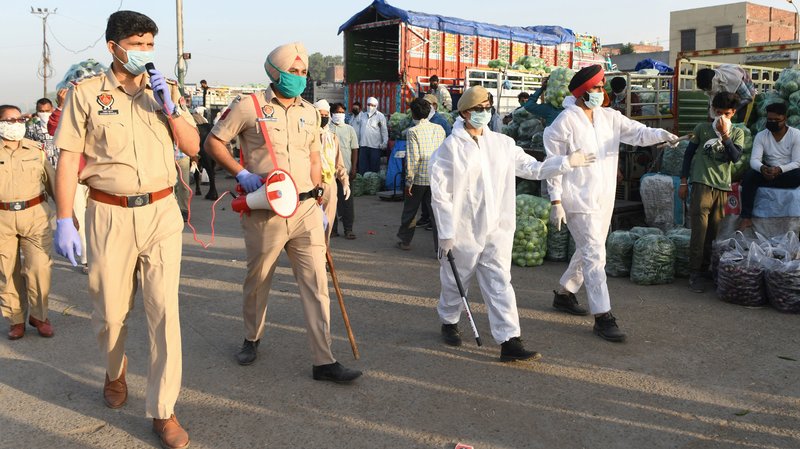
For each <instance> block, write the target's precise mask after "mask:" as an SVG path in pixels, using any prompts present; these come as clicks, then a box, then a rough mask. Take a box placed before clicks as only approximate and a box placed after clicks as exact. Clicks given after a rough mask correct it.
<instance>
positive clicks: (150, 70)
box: [144, 62, 164, 106]
mask: <svg viewBox="0 0 800 449" xmlns="http://www.w3.org/2000/svg"><path fill="white" fill-rule="evenodd" d="M144 68H145V70H147V74H148V75H150V76H153V72H154V71H155V70H156V65H155V64H153V63H152V62H148V63H147V64H145V65H144ZM153 96H154V97H156V101H158V104H159V105H161V106H163V105H164V99H163V98H161V93H160V92H158V91H157V90H155V89H154V90H153Z"/></svg>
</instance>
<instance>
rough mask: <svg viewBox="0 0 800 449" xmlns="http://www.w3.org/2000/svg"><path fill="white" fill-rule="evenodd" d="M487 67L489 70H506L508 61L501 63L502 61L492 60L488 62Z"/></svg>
mask: <svg viewBox="0 0 800 449" xmlns="http://www.w3.org/2000/svg"><path fill="white" fill-rule="evenodd" d="M488 65H489V68H492V69H500V70H502V69H507V68H508V66H509V65H510V64H509V63H508V61H503V60H502V59H492V60H491V61H489V64H488Z"/></svg>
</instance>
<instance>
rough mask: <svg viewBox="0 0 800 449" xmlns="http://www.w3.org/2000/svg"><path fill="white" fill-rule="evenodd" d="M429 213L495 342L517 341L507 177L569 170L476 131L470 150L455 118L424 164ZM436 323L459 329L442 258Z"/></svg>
mask: <svg viewBox="0 0 800 449" xmlns="http://www.w3.org/2000/svg"><path fill="white" fill-rule="evenodd" d="M429 168H430V176H431V205H432V206H433V213H434V216H435V218H436V226H437V229H438V231H439V239H440V240H445V239H453V244H454V248H453V250H452V253H453V257H454V259H455V263H456V266H457V268H458V274H459V276H460V277H461V282H462V285H463V286H464V288H469V284H470V282H471V281H472V278H473V277H474V276H475V275H477V277H478V286H479V287H480V289H481V294H482V295H483V300H484V302H485V303H486V307H487V309H488V310H489V324H490V326H491V329H492V336H493V337H494V340H495V341H496V342H497V343H498V344H500V343H503V342H505V341H508V340H509V339H510V338H513V337H519V336H520V327H519V315H518V313H517V299H516V297H515V296H514V289H513V288H512V287H511V247H512V245H513V243H514V231H515V228H516V186H515V179H514V176H519V177H522V178H527V179H542V178H546V177H550V176H555V175H557V174H560V173H564V172H567V171H568V170H570V169H571V168H570V165H569V162H568V161H567V158H566V157H559V158H551V159H549V160H548V161H546V162H544V163H542V162H539V161H537V160H536V159H534V158H533V157H531V156H529V155H527V154H525V152H524V151H523V150H522V148H520V147H518V146H516V144H515V143H514V140H513V139H511V138H510V137H508V136H506V135H503V134H500V133H496V132H492V131H490V130H489V128H488V127H487V126H484V127H483V135H482V136H479V137H478V141H477V143H476V142H475V140H473V138H472V136H470V135H469V134H468V133H467V131H466V129H465V128H464V120H463V119H462V118H460V117H459V118H458V119H457V120H456V122H455V124H454V125H453V133H452V134H451V135H450V136H449V137H447V139H445V141H444V143H443V144H442V145H441V146H440V147H439V148H438V149H437V150H436V151H435V152H434V153H433V155H432V156H431V160H430V162H429ZM440 264H441V266H440V269H439V277H440V279H441V283H442V291H441V294H440V296H439V306H438V312H439V317H440V318H441V320H442V322H443V323H445V324H455V323H458V321H459V318H460V316H461V309H462V302H461V295H460V294H459V292H458V287H457V286H456V282H455V278H454V277H453V273H452V271H451V268H450V263H449V262H448V261H447V258H444V257H443V258H442V259H441V260H440Z"/></svg>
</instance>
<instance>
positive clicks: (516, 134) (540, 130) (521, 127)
mask: <svg viewBox="0 0 800 449" xmlns="http://www.w3.org/2000/svg"><path fill="white" fill-rule="evenodd" d="M500 132H502V133H503V134H505V135H507V136H509V137H511V138H512V139H514V140H516V141H517V145H519V146H521V147H525V148H529V147H531V146H532V143H533V140H534V137H537V136H538V138H539V140H540V141H541V136H542V135H543V134H544V123H543V122H542V120H541V119H540V118H539V117H534V116H533V114H531V113H530V112H528V111H526V110H525V108H517V109H515V110H514V112H513V113H511V123H509V124H507V125H504V126H503V127H502V128H501V130H500ZM540 146H544V145H543V143H542V144H541V145H540Z"/></svg>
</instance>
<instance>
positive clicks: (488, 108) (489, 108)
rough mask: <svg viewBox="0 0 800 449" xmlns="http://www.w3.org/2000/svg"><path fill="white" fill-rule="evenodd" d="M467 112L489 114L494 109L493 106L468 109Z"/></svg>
mask: <svg viewBox="0 0 800 449" xmlns="http://www.w3.org/2000/svg"><path fill="white" fill-rule="evenodd" d="M467 110H468V111H470V112H478V113H481V112H489V111H491V110H492V107H491V106H475V107H474V108H471V109H467Z"/></svg>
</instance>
